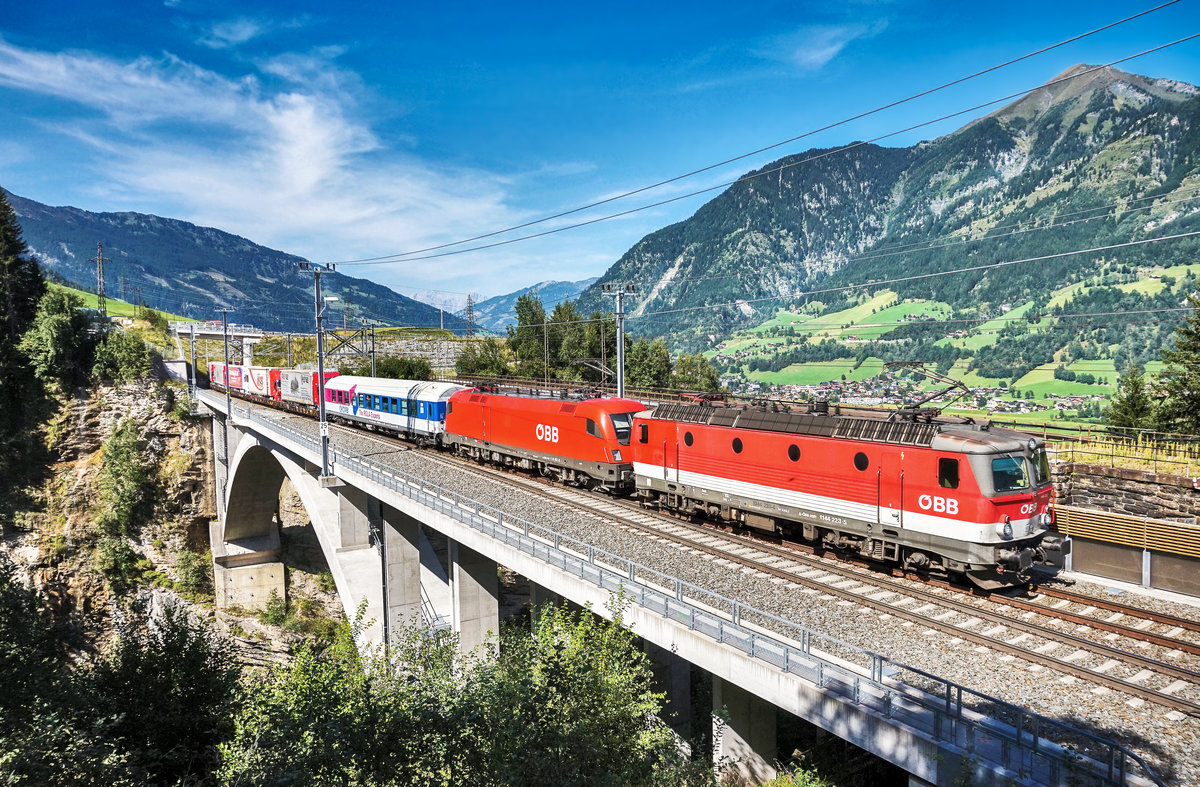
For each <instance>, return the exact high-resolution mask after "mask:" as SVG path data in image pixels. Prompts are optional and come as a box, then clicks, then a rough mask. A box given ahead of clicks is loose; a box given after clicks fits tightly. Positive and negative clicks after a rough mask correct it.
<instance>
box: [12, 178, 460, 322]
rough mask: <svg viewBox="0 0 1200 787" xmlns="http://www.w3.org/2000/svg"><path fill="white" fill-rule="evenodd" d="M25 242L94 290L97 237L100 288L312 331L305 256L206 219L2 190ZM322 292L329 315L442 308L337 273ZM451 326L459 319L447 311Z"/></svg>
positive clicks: (184, 310)
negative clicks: (90, 207) (328, 300)
mask: <svg viewBox="0 0 1200 787" xmlns="http://www.w3.org/2000/svg"><path fill="white" fill-rule="evenodd" d="M5 193H6V194H7V196H8V200H9V202H10V203H11V205H12V207H13V210H14V211H16V214H17V218H18V220H19V221H20V224H21V230H22V232H23V234H24V237H25V242H26V243H27V244H28V245H29V248H30V250H31V252H32V253H33V255H34V256H35V257H36V258H37V260H38V262H39V263H40V264H41V265H42V266H43V267H44V268H45V269H46V270H48V271H50V272H52V273H53V274H55V275H57V276H59V277H61V278H62V279H64V280H66V281H67V282H69V283H71V284H73V285H75V286H78V287H80V288H81V289H87V290H89V291H95V287H96V263H95V262H93V261H92V260H93V259H94V258H95V256H96V244H97V243H103V244H104V256H105V257H107V258H109V260H110V261H109V262H106V263H105V266H104V274H105V275H104V279H105V290H106V292H107V293H108V294H109V295H110V296H113V297H118V298H121V299H122V300H132V299H133V298H134V297H136V295H135V290H134V288H140V297H141V298H142V299H143V300H144V301H145V303H146V305H148V306H150V307H152V308H155V309H160V310H162V311H167V312H171V313H173V314H182V315H184V316H187V317H195V318H198V319H212V318H214V317H215V316H216V313H215V311H214V310H215V309H216V308H218V307H221V306H231V307H233V308H234V309H236V314H235V315H234V316H233V317H232V319H234V320H236V321H237V322H241V323H251V324H254V325H256V326H257V327H260V328H264V329H268V330H276V331H308V332H311V331H312V330H313V319H314V316H313V281H312V275H310V274H301V273H300V272H299V271H298V269H297V264H298V263H299V262H301V261H302V258H301V257H297V256H295V255H293V254H286V253H284V252H281V251H276V250H274V249H268V248H266V247H265V246H259V245H258V244H256V243H253V242H251V241H249V240H246V239H245V238H241V237H238V236H236V235H231V234H230V233H228V232H222V231H221V230H218V229H213V228H212V227H199V226H196V225H195V224H191V223H189V222H186V221H179V220H177V219H168V218H162V217H160V216H153V215H149V214H145V213H92V212H90V211H86V210H80V209H78V208H70V207H50V206H48V205H43V204H41V203H38V202H34V201H33V200H29V199H25V198H23V197H19V196H17V195H16V194H12V193H10V192H5ZM322 287H323V288H324V290H325V292H326V294H328V295H337V296H338V297H339V298H340V300H339V301H338V302H337V304H336V306H335V309H334V311H333V319H334V321H335V322H340V321H341V312H342V310H343V309H345V308H347V305H348V306H349V309H350V311H349V322H350V323H352V324H358V322H360V321H361V320H362V319H376V320H382V321H383V322H385V323H387V324H390V325H417V326H432V327H437V326H438V325H440V324H441V322H440V321H441V319H442V315H441V314H439V312H438V310H437V309H436V308H435V307H433V306H429V305H427V304H424V303H420V302H418V301H414V300H412V299H411V298H406V297H404V296H403V295H400V294H399V293H396V292H393V291H392V290H390V289H388V288H387V287H384V286H382V285H379V284H376V283H375V282H371V281H367V280H366V279H356V278H353V277H350V276H344V275H342V274H340V273H335V274H332V275H329V276H326V277H324V279H323V281H322ZM445 325H446V327H447V328H450V329H455V330H461V329H462V328H463V327H464V326H465V323H464V322H463V321H462V320H461V319H459V318H457V317H454V316H452V315H449V314H447V315H445Z"/></svg>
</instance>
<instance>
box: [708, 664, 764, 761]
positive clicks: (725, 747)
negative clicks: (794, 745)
mask: <svg viewBox="0 0 1200 787" xmlns="http://www.w3.org/2000/svg"><path fill="white" fill-rule="evenodd" d="M712 699H713V764H714V765H715V766H716V767H717V768H720V769H721V771H722V772H723V773H724V774H725V775H726V776H727V778H731V779H732V780H733V782H734V783H736V784H762V783H763V782H766V781H770V780H771V779H774V778H775V777H776V776H778V775H779V772H778V770H777V768H776V767H775V758H776V748H775V713H776V710H775V706H774V705H772V704H771V703H769V702H767V701H766V700H763V699H760V698H759V697H757V696H755V695H754V694H751V693H750V692H748V691H746V690H745V689H743V688H741V687H740V686H738V685H737V684H735V683H731V682H729V681H727V680H724V679H722V678H720V677H718V676H716V675H713V692H712ZM719 712H723V713H725V714H726V716H727V718H726V719H721V718H719V717H718V715H717V714H718V713H719Z"/></svg>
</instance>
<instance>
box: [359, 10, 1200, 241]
mask: <svg viewBox="0 0 1200 787" xmlns="http://www.w3.org/2000/svg"><path fill="white" fill-rule="evenodd" d="M1178 2H1180V0H1169V2H1165V3H1161V4H1159V5H1156V6H1154V7H1153V8H1148V9H1146V10H1145V11H1141V12H1139V13H1136V14H1132V15H1130V16H1127V17H1125V18H1124V19H1118V20H1117V21H1115V22H1110V23H1109V24H1107V25H1103V26H1101V27H1097V28H1095V29H1093V30H1089V31H1088V32H1086V33H1080V34H1079V35H1076V36H1072V37H1071V38H1067V39H1064V40H1062V41H1059V42H1058V43H1057V44H1050V45H1049V46H1045V47H1042V48H1041V49H1037V50H1034V51H1032V52H1028V53H1026V54H1024V55H1021V56H1019V57H1015V58H1012V59H1011V60H1006V61H1004V62H1003V63H997V64H996V65H994V66H989V67H988V68H984V69H982V70H980V71H976V72H975V73H973V74H968V75H967V76H964V77H959V78H958V79H953V80H951V81H949V82H945V83H943V84H941V85H938V86H937V87H932V88H928V89H926V90H922V91H920V92H919V93H914V94H912V95H911V96H908V97H907V98H901V99H897V100H895V101H891V102H889V103H887V104H883V105H881V106H878V107H875V108H874V109H869V110H867V111H865V112H860V113H858V114H856V115H851V116H850V117H847V118H843V119H842V120H838V121H835V122H833V123H828V124H826V125H824V126H820V127H819V128H814V129H812V130H810V131H806V132H804V133H802V134H797V135H796V136H794V137H789V138H788V139H785V140H781V141H779V142H775V143H772V144H770V145H764V146H763V147H760V148H757V149H755V150H751V151H749V152H748V153H741V154H739V155H736V156H733V157H731V158H727V159H724V160H723V161H718V162H716V163H715V164H708V165H706V166H703V167H699V168H697V169H693V170H690V171H688V172H685V173H683V174H682V175H675V176H674V177H670V178H666V179H665V180H660V181H657V182H655V183H651V184H649V185H646V186H640V187H638V188H635V189H631V190H629V191H625V192H622V193H620V194H617V195H614V196H611V197H606V198H604V199H600V200H596V201H594V202H589V203H587V204H586V205H580V206H579V207H575V208H570V209H568V210H563V211H559V212H558V213H554V214H551V215H548V216H543V217H542V218H539V219H534V220H532V221H527V222H524V223H522V224H515V225H513V226H511V227H505V228H504V229H499V230H493V231H491V232H485V233H482V234H480V235H475V236H472V237H469V238H463V239H461V240H456V241H451V242H448V243H442V244H438V245H436V246H427V247H425V248H422V249H413V250H410V251H406V252H397V253H395V254H388V255H384V256H382V257H371V258H365V259H360V260H345V261H342V262H338V263H336V264H338V265H350V264H363V263H369V262H383V261H386V260H393V259H395V258H397V257H409V256H412V255H416V254H425V253H427V252H431V251H439V250H441V249H447V248H451V247H453V246H461V245H462V244H464V243H472V242H474V241H478V240H485V239H487V238H493V237H496V236H497V235H503V234H505V233H507V232H515V231H516V230H520V229H525V228H527V227H533V226H536V225H538V224H544V223H546V222H547V221H553V220H554V219H560V218H563V217H566V216H570V215H573V214H576V213H581V212H583V211H585V210H590V209H592V208H597V207H600V206H601V205H607V204H609V203H612V202H617V201H619V200H622V199H626V198H628V197H632V196H635V195H637V194H642V193H645V192H647V191H652V190H654V189H657V188H661V187H663V186H667V185H670V184H672V183H676V182H678V181H681V180H684V179H686V178H690V177H693V176H695V175H699V174H702V173H704V172H709V171H710V170H713V169H717V168H718V167H723V166H725V165H727V164H733V163H734V162H737V161H742V160H744V159H747V158H750V157H751V156H756V155H758V154H760V153H765V152H767V151H769V150H774V149H776V148H780V147H783V146H784V145H789V144H791V143H793V142H798V141H799V140H802V139H805V138H807V137H811V136H814V135H816V134H820V133H822V132H824V131H829V130H831V129H835V128H838V127H839V126H844V125H846V124H848V123H853V122H854V121H856V120H861V119H863V118H865V117H870V116H871V115H875V114H878V113H880V112H884V111H886V110H888V109H893V108H895V107H898V106H901V105H902V104H907V103H909V102H910V101H915V100H917V99H919V98H924V97H925V96H929V95H932V94H934V93H937V92H939V91H942V90H945V89H947V88H950V87H954V86H955V85H961V84H962V83H964V82H969V81H970V80H972V79H976V78H978V77H981V76H984V75H985V74H990V73H992V72H993V71H998V70H1000V69H1002V68H1007V67H1008V66H1011V65H1015V64H1016V63H1020V62H1021V61H1023V60H1028V59H1030V58H1032V57H1036V56H1037V55H1041V54H1045V53H1046V52H1049V51H1051V50H1054V49H1058V48H1059V47H1062V46H1066V45H1067V44H1073V43H1075V42H1076V41H1080V40H1082V39H1084V38H1087V37H1089V36H1093V35H1096V34H1097V33H1102V32H1104V31H1105V30H1109V29H1112V28H1114V27H1117V26H1119V25H1123V24H1125V23H1126V22H1131V21H1133V20H1135V19H1138V18H1140V17H1143V16H1146V15H1147V14H1152V13H1154V12H1155V11H1159V10H1161V9H1163V8H1166V7H1167V6H1171V5H1175V4H1176V3H1178ZM535 237H536V236H535ZM485 248H486V247H485Z"/></svg>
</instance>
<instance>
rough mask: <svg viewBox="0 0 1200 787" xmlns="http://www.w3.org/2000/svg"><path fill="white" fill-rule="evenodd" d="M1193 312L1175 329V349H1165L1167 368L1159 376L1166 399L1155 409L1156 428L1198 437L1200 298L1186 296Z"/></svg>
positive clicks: (1163, 357) (1164, 359) (1199, 410)
mask: <svg viewBox="0 0 1200 787" xmlns="http://www.w3.org/2000/svg"><path fill="white" fill-rule="evenodd" d="M1188 303H1189V304H1190V305H1191V307H1192V313H1191V314H1190V315H1188V318H1187V320H1186V321H1185V322H1184V324H1183V325H1181V326H1179V327H1178V328H1176V329H1175V346H1174V347H1173V348H1171V349H1167V350H1164V351H1163V353H1162V360H1163V362H1164V363H1165V364H1166V365H1167V366H1166V368H1165V369H1164V370H1163V371H1162V373H1161V374H1159V376H1158V383H1159V385H1160V386H1161V388H1162V391H1163V393H1164V394H1165V398H1164V399H1163V402H1162V404H1161V406H1160V407H1159V408H1158V416H1157V418H1156V421H1157V425H1158V428H1159V429H1161V430H1163V431H1165V432H1187V433H1189V434H1200V297H1197V296H1196V295H1189V296H1188Z"/></svg>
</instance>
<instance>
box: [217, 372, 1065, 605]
mask: <svg viewBox="0 0 1200 787" xmlns="http://www.w3.org/2000/svg"><path fill="white" fill-rule="evenodd" d="M300 374H303V375H307V377H306V378H304V379H305V381H306V382H303V383H302V384H299V385H293V386H292V389H293V391H299V395H298V396H293V397H292V398H290V399H285V398H284V395H283V389H285V388H287V387H288V386H287V385H286V382H287V381H288V380H290V379H294V378H293V377H291V376H294V375H300ZM210 380H211V381H212V384H213V385H214V386H215V387H222V385H223V383H224V381H225V380H226V370H225V369H224V365H223V364H212V365H211V366H210ZM228 380H229V385H230V388H231V390H235V391H238V392H239V393H241V394H243V395H247V396H249V397H250V398H253V399H256V400H259V401H263V402H266V403H277V404H290V405H292V406H295V405H296V404H302V405H304V406H308V407H313V406H315V404H316V396H317V386H316V383H315V375H314V374H313V373H312V372H295V371H292V370H286V369H285V370H277V369H276V370H272V369H256V368H246V367H230V369H229V370H228ZM275 381H278V384H276V382H275ZM325 398H326V402H325V405H326V413H327V416H328V417H329V418H331V419H332V420H335V421H341V422H343V423H347V424H353V425H358V426H363V427H366V428H369V429H372V430H375V431H381V432H386V433H390V434H395V435H398V436H401V437H404V438H407V439H411V440H416V441H418V442H421V443H424V444H429V445H435V446H437V447H440V448H443V449H446V450H450V451H454V452H455V453H458V454H460V455H462V456H466V457H469V458H472V459H474V460H477V461H481V462H489V463H494V464H501V465H505V466H508V467H513V468H517V469H521V470H526V471H532V472H536V473H539V474H541V475H544V476H547V477H551V478H554V479H556V480H558V481H561V482H563V483H566V484H571V485H575V486H579V487H583V488H590V489H598V490H601V491H605V492H608V493H611V494H620V495H632V496H634V497H636V498H637V499H638V500H639V501H640V502H641V503H642V504H643V505H645V506H647V507H652V508H657V509H660V510H664V511H670V512H673V513H677V514H682V515H686V516H693V517H698V518H703V519H705V520H707V521H710V522H712V523H715V524H719V525H725V526H736V527H744V528H751V529H755V530H759V531H764V532H768V533H772V534H777V535H779V536H781V537H784V538H789V539H798V540H802V541H805V542H808V543H810V544H813V545H814V546H816V547H818V548H821V549H828V550H831V551H835V552H839V553H844V554H850V555H856V556H861V557H864V558H867V559H870V560H873V561H877V562H880V563H884V564H889V565H893V566H899V567H903V568H905V569H909V570H913V571H916V572H919V573H939V574H946V575H949V576H958V577H965V578H966V579H968V580H970V581H971V582H972V583H974V584H975V585H977V586H979V587H982V588H986V589H995V588H999V587H1005V586H1010V585H1015V584H1023V583H1025V582H1027V581H1028V579H1029V571H1030V568H1031V567H1032V566H1033V564H1034V563H1035V562H1039V561H1043V560H1045V559H1046V557H1047V555H1046V553H1047V552H1052V551H1066V550H1068V549H1069V547H1070V542H1067V541H1064V540H1062V539H1060V538H1058V537H1057V536H1051V535H1048V534H1047V533H1048V530H1049V528H1050V525H1051V524H1052V523H1053V518H1054V514H1053V497H1054V486H1053V483H1052V482H1051V478H1050V465H1049V461H1048V459H1047V456H1046V449H1045V445H1044V443H1043V442H1042V441H1041V440H1040V439H1038V438H1037V437H1032V436H1029V435H1027V434H1024V433H1020V432H1014V431H1010V430H1007V429H999V428H992V427H990V426H989V425H988V424H979V423H975V422H974V421H972V420H971V419H961V418H960V419H955V418H943V417H940V416H937V415H936V414H934V413H933V412H932V411H925V410H915V409H914V410H909V411H898V412H893V413H890V414H889V413H879V412H870V411H854V412H849V411H848V412H847V413H845V414H843V413H842V412H840V410H839V409H838V408H836V407H835V408H833V409H832V411H831V410H830V407H829V406H828V404H827V403H816V404H815V405H812V406H809V407H807V408H804V409H803V410H797V409H789V408H782V409H781V408H779V407H778V406H777V405H764V406H721V405H719V404H714V403H711V402H698V403H694V404H679V403H669V404H658V405H645V404H643V403H641V402H638V401H634V400H631V399H617V398H576V399H565V398H548V397H537V396H521V395H517V394H512V393H504V392H501V391H499V390H497V389H488V388H468V387H465V386H460V385H454V384H450V383H430V382H419V381H405V380H388V379H378V378H370V377H345V376H342V377H332V378H331V379H329V380H328V382H327V384H326V386H325Z"/></svg>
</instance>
